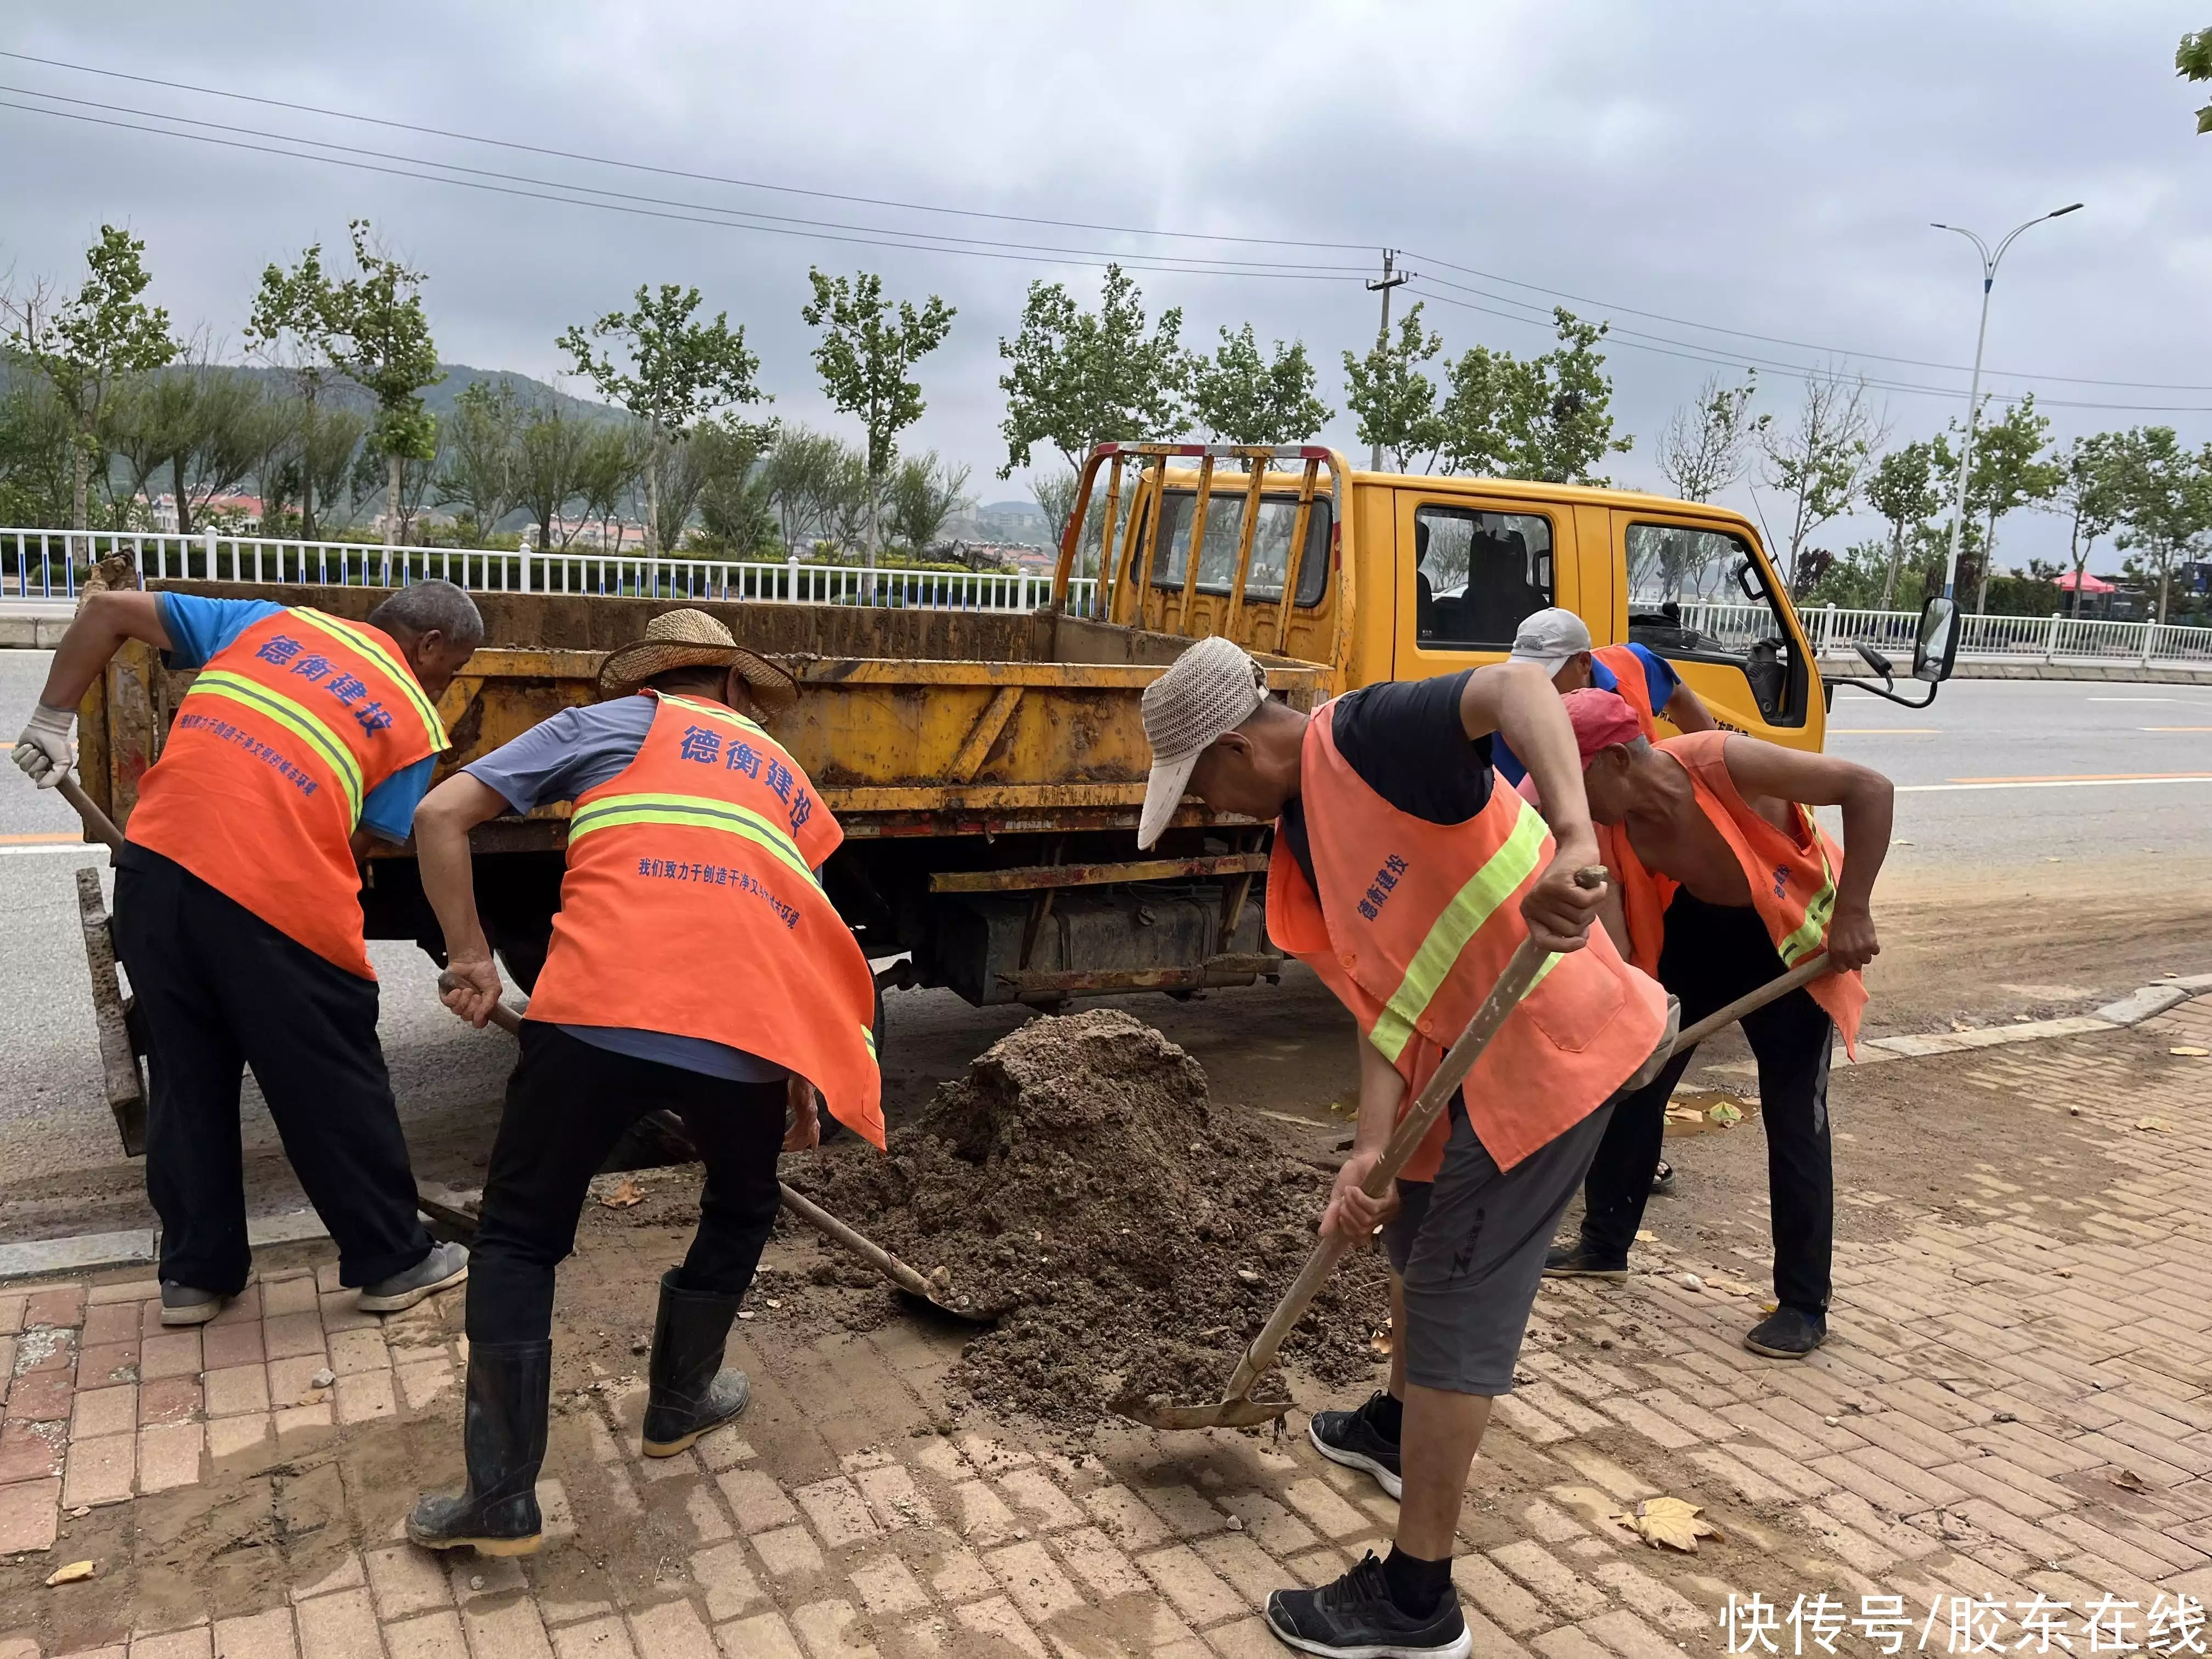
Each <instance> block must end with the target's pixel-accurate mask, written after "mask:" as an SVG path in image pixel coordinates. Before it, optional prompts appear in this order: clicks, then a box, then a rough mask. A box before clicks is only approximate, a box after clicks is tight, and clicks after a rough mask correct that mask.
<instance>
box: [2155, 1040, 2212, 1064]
mask: <svg viewBox="0 0 2212 1659" xmlns="http://www.w3.org/2000/svg"><path fill="white" fill-rule="evenodd" d="M2166 1053H2168V1054H2185V1055H2187V1056H2188V1057H2189V1058H2190V1059H2191V1060H2203V1058H2205V1057H2206V1056H2207V1055H2208V1054H2212V1048H2200V1047H2198V1046H2197V1044H2196V1043H2194V1042H2184V1043H2181V1044H2179V1045H2178V1046H2177V1047H2174V1048H2168V1049H2167V1050H2166Z"/></svg>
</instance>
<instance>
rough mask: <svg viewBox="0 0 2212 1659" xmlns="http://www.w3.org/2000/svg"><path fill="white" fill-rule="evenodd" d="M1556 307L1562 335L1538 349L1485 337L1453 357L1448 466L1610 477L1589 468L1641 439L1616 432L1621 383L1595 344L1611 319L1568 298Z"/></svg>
mask: <svg viewBox="0 0 2212 1659" xmlns="http://www.w3.org/2000/svg"><path fill="white" fill-rule="evenodd" d="M1552 314H1553V324H1554V325H1555V327H1556V328H1557V330H1558V334H1559V344H1558V345H1556V346H1555V347H1553V349H1551V350H1549V351H1547V352H1545V353H1543V354H1542V355H1541V356H1536V357H1531V358H1529V359H1528V360H1527V361H1525V362H1524V361H1522V360H1521V359H1518V358H1516V357H1515V356H1514V355H1513V354H1512V353H1511V352H1510V351H1492V350H1491V349H1490V348H1489V347H1487V346H1480V345H1478V346H1475V347H1474V348H1472V349H1470V350H1468V352H1467V353H1466V354H1465V355H1463V356H1462V357H1461V358H1460V359H1459V361H1458V362H1455V363H1454V364H1452V365H1451V366H1450V368H1449V370H1448V371H1447V374H1448V378H1449V385H1450V388H1451V389H1450V391H1449V393H1448V394H1447V395H1446V397H1445V398H1444V401H1443V407H1442V408H1441V409H1440V410H1437V422H1436V426H1437V435H1438V445H1437V449H1438V454H1439V458H1440V459H1442V461H1443V465H1444V469H1445V470H1446V471H1450V472H1471V473H1474V474H1476V475H1477V476H1492V477H1511V478H1528V479H1530V480H1533V481H1535V482H1537V483H1604V482H1605V480H1604V479H1602V478H1599V477H1595V476H1594V475H1593V474H1592V472H1591V471H1590V469H1591V468H1592V467H1594V466H1595V465H1596V464H1597V463H1598V462H1599V461H1601V460H1602V459H1604V458H1605V457H1606V456H1607V455H1613V454H1625V453H1626V452H1627V451H1628V449H1629V448H1630V447H1631V446H1632V445H1633V443H1634V442H1635V440H1634V439H1632V438H1616V437H1614V436H1613V414H1612V410H1611V404H1612V400H1613V382H1612V381H1611V380H1608V379H1607V377H1606V375H1605V374H1604V373H1603V369H1604V365H1605V358H1604V356H1602V355H1601V354H1600V353H1599V351H1598V350H1597V349H1596V348H1597V343H1598V342H1599V341H1600V340H1601V339H1603V338H1604V337H1605V334H1606V328H1607V325H1605V324H1602V323H1586V322H1583V320H1582V319H1579V318H1577V316H1576V315H1575V314H1574V313H1572V312H1571V311H1568V310H1566V309H1565V308H1564V307H1554V308H1553V313H1552Z"/></svg>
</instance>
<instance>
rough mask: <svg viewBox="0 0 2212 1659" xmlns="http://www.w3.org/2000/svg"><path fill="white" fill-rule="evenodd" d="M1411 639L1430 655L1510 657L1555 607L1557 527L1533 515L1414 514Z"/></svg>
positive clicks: (1462, 510) (1436, 510) (1431, 510)
mask: <svg viewBox="0 0 2212 1659" xmlns="http://www.w3.org/2000/svg"><path fill="white" fill-rule="evenodd" d="M1413 588H1414V594H1413V616H1414V633H1415V637H1416V639H1417V640H1418V641H1419V644H1420V646H1421V647H1422V649H1424V650H1429V651H1505V650H1510V648H1511V647H1512V645H1513V635H1515V633H1516V632H1517V631H1518V630H1519V629H1520V627H1521V619H1522V617H1526V616H1528V615H1529V614H1530V613H1531V612H1533V611H1541V610H1543V609H1544V608H1545V607H1546V606H1547V605H1550V604H1551V603H1552V524H1551V520H1548V519H1545V518H1542V517H1540V516H1538V515H1537V514H1535V513H1477V512H1473V511H1471V510H1469V509H1468V508H1466V507H1419V508H1418V509H1416V510H1415V512H1414V513H1413Z"/></svg>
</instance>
